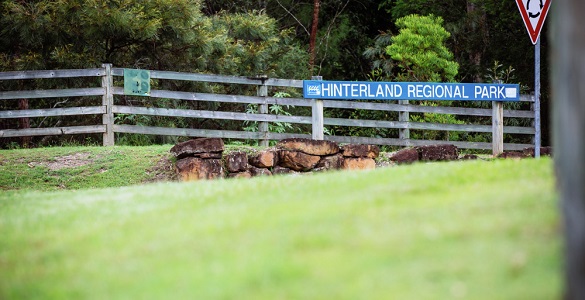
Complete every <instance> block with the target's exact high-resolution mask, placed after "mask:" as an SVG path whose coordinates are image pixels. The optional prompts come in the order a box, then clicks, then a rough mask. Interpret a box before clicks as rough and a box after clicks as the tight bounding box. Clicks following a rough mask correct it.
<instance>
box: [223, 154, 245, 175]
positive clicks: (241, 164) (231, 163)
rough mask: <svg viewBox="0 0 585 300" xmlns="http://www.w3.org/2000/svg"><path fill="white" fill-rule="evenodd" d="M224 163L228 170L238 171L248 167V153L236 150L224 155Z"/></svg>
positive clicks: (231, 171)
mask: <svg viewBox="0 0 585 300" xmlns="http://www.w3.org/2000/svg"><path fill="white" fill-rule="evenodd" d="M225 164H226V168H227V170H228V172H230V173H238V172H243V171H246V170H247V169H248V154H246V152H242V151H238V152H231V153H229V154H228V155H226V156H225Z"/></svg>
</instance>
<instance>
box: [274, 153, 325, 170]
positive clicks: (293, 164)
mask: <svg viewBox="0 0 585 300" xmlns="http://www.w3.org/2000/svg"><path fill="white" fill-rule="evenodd" d="M320 160H321V157H320V156H316V155H309V154H306V153H303V152H300V151H288V150H281V151H280V152H279V163H278V164H279V165H280V166H282V167H285V168H289V169H291V170H295V171H303V172H306V171H309V170H311V169H312V168H314V167H315V166H316V165H317V163H319V161H320Z"/></svg>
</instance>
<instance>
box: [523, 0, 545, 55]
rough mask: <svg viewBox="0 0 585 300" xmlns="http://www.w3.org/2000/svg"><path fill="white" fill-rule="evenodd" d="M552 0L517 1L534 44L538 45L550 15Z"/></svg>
mask: <svg viewBox="0 0 585 300" xmlns="http://www.w3.org/2000/svg"><path fill="white" fill-rule="evenodd" d="M550 1H551V0H516V4H517V5H518V9H519V10H520V15H521V16H522V20H524V25H526V29H527V30H528V35H530V40H532V44H535V45H536V42H537V41H538V37H539V36H540V30H541V29H542V25H543V24H544V20H545V19H546V15H547V14H548V8H549V7H550Z"/></svg>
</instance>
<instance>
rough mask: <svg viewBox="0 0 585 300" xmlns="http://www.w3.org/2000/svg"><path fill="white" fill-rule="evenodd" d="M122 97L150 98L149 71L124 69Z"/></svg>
mask: <svg viewBox="0 0 585 300" xmlns="http://www.w3.org/2000/svg"><path fill="white" fill-rule="evenodd" d="M124 95H134V96H150V71H148V70H136V69H124Z"/></svg>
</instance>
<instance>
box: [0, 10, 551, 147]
mask: <svg viewBox="0 0 585 300" xmlns="http://www.w3.org/2000/svg"><path fill="white" fill-rule="evenodd" d="M317 2H318V3H319V14H318V16H319V19H318V23H317V31H316V35H315V46H314V55H315V58H314V64H313V65H311V64H310V55H309V52H310V51H309V44H310V40H311V29H312V25H313V20H314V9H315V4H316V3H317ZM553 9H554V6H553ZM410 14H420V15H429V14H434V15H435V16H440V17H442V19H443V20H444V22H443V26H444V28H445V29H446V30H447V31H448V32H449V33H450V37H449V38H448V40H447V41H446V45H447V47H448V49H449V50H450V51H451V52H452V53H453V59H454V61H456V62H457V63H458V64H459V74H458V75H457V76H456V81H460V82H485V81H490V79H493V77H494V76H493V75H494V74H496V73H499V74H500V75H502V74H503V75H505V74H506V72H505V71H506V70H511V69H513V70H514V71H513V72H512V73H509V74H508V75H510V74H511V76H505V78H504V79H506V81H507V82H513V83H520V84H521V85H522V86H524V87H525V92H527V93H529V92H531V91H532V90H533V87H534V47H533V45H532V44H531V42H530V39H529V38H528V36H527V32H526V29H525V27H524V24H523V23H522V19H521V17H520V14H519V12H518V8H517V7H516V3H515V2H514V1H509V0H482V1H479V0H442V1H438V0H385V1H370V0H362V1H351V0H322V1H314V0H311V1H308V0H306V1H298V0H275V1H268V0H264V1H262V0H258V1H224V0H220V1H199V0H174V1H171V0H157V1H136V0H119V1H95V0H93V1H91V0H73V1H64V0H50V1H49V0H40V1H24V0H20V1H15V0H11V1H3V2H1V4H0V71H13V70H39V69H67V68H92V67H100V66H101V64H102V63H112V64H113V65H114V66H115V67H125V68H143V69H152V70H170V71H187V72H201V73H213V74H223V75H238V76H254V75H259V74H265V75H268V76H269V77H279V78H294V79H308V78H309V77H310V76H311V74H312V75H320V76H323V78H324V79H326V80H371V79H378V80H393V79H395V75H396V74H395V72H396V71H395V68H393V67H394V62H393V61H392V60H391V59H390V58H389V56H388V55H387V54H386V53H385V52H384V51H383V50H384V49H385V47H386V46H387V45H389V43H390V38H389V37H391V36H394V35H396V34H398V33H399V32H398V29H397V27H396V25H395V22H396V20H398V19H399V18H401V17H404V16H407V15H410ZM547 29H548V26H546V25H545V26H544V29H543V33H542V35H541V38H542V48H541V49H542V50H541V51H542V54H541V58H542V103H543V105H542V116H543V124H542V125H543V127H542V129H543V144H544V145H548V144H549V140H550V137H549V134H548V132H549V127H550V126H549V121H548V115H549V110H550V106H551V99H550V97H549V94H550V92H549V91H550V89H549V85H548V69H549V63H548V48H549V47H548V39H547V33H546V31H547ZM384 66H385V67H384ZM510 68H511V69H510ZM376 70H381V71H382V72H380V71H378V72H376ZM374 77H377V78H374ZM99 84H100V82H99V80H98V79H74V80H73V79H71V80H51V81H47V80H34V81H31V80H28V81H10V82H0V90H19V89H46V88H62V87H76V86H79V87H81V86H84V87H86V86H88V85H91V86H99ZM153 86H154V87H156V88H165V89H173V90H185V91H207V92H210V91H213V92H222V93H235V92H238V93H244V94H255V92H256V91H255V90H253V89H248V90H242V89H239V90H237V88H235V87H232V86H222V85H203V84H196V83H190V82H154V83H153ZM270 93H271V95H270V96H273V95H274V94H276V93H281V95H286V96H298V95H295V92H294V91H287V90H277V89H275V90H272V91H270ZM99 101H100V99H97V98H79V99H51V100H34V101H33V100H31V101H27V100H25V99H22V100H10V101H3V102H2V103H0V109H19V108H21V109H22V108H25V107H30V108H49V107H67V106H83V105H96V104H98V103H99ZM116 101H118V102H123V103H125V104H126V105H130V104H136V105H144V106H160V107H173V108H197V109H209V110H231V111H250V110H252V111H253V109H254V107H247V106H243V105H239V106H237V105H229V104H217V103H205V102H197V103H184V102H179V101H173V100H168V99H141V98H131V97H127V98H121V99H117V100H116ZM277 109H278V108H277ZM286 109H288V110H289V112H292V113H298V111H291V110H294V109H293V108H286ZM298 110H302V109H300V108H299V109H298ZM282 111H284V110H282ZM370 113H371V115H367V114H368V113H367V112H362V111H356V112H353V114H356V115H360V117H367V118H370V119H379V118H385V117H388V116H383V115H376V112H370ZM330 114H333V116H335V117H344V118H345V117H348V114H350V112H346V111H332V112H330ZM364 114H366V115H365V116H364ZM117 117H118V120H117V123H119V124H142V125H156V126H167V127H190V128H211V129H217V128H226V129H241V128H244V127H247V128H248V129H250V128H251V130H253V127H250V126H249V124H242V123H238V122H232V121H221V120H200V119H177V118H175V119H165V118H160V117H147V116H124V115H120V116H117ZM96 118H97V119H99V118H98V117H96ZM97 119H96V120H97ZM90 121H91V122H93V124H95V123H96V122H99V120H98V121H95V120H91V119H88V118H87V117H83V118H77V119H76V118H71V117H69V118H67V120H65V119H61V118H46V119H41V118H36V119H30V120H28V121H27V122H28V124H22V120H20V123H19V120H15V119H10V120H3V121H1V123H0V128H19V127H23V126H24V127H25V126H30V127H51V126H73V125H79V124H83V123H84V122H90ZM281 129H282V128H281ZM286 130H288V131H292V132H303V131H306V130H308V129H307V128H303V127H294V126H293V127H291V128H287V129H286ZM329 130H332V131H336V130H341V129H339V128H329ZM364 130H367V129H364ZM343 133H344V134H345V133H348V132H343ZM349 134H361V135H370V136H376V135H377V136H380V135H386V136H387V135H393V134H396V133H395V132H384V133H380V132H354V133H351V132H349ZM507 138H508V139H510V138H513V137H507ZM60 139H63V138H62V137H61V138H60ZM68 139H71V141H72V142H78V143H99V141H100V137H99V136H93V135H87V136H75V137H68ZM125 139H127V140H125ZM56 141H57V139H56V138H54V137H39V138H34V139H30V138H29V139H28V140H25V141H21V140H7V139H3V140H2V141H0V143H2V145H1V146H2V147H7V146H9V145H14V143H16V142H18V143H25V144H28V145H29V146H35V145H46V144H51V143H56ZM117 141H119V142H125V141H126V142H128V143H129V144H148V143H167V142H173V141H174V140H173V139H171V138H168V137H166V138H165V137H140V136H137V135H135V136H133V137H130V136H123V135H122V136H119V137H117Z"/></svg>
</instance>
